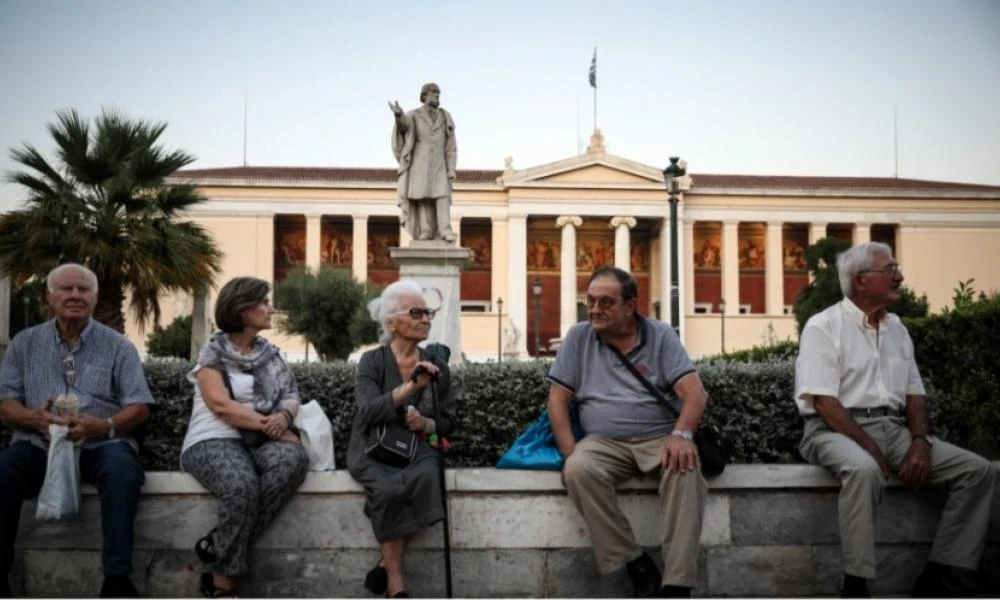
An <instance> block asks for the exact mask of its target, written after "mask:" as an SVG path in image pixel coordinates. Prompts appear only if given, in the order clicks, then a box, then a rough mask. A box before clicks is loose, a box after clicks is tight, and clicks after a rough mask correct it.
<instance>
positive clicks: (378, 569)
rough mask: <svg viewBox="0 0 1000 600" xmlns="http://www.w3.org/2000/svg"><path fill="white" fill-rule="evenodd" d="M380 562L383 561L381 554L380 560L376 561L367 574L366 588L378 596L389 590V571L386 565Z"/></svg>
mask: <svg viewBox="0 0 1000 600" xmlns="http://www.w3.org/2000/svg"><path fill="white" fill-rule="evenodd" d="M380 562H382V557H381V556H380V557H378V562H377V563H375V566H374V567H372V570H371V571H368V573H367V574H366V575H365V589H366V590H368V591H369V592H371V593H373V594H375V595H376V596H381V595H382V594H384V593H386V592H387V591H389V573H388V572H387V571H386V570H385V567H383V566H381V565H379V564H378V563H380Z"/></svg>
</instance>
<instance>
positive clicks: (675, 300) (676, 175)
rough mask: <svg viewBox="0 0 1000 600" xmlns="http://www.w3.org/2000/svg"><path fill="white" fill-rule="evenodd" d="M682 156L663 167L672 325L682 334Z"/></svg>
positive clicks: (684, 171)
mask: <svg viewBox="0 0 1000 600" xmlns="http://www.w3.org/2000/svg"><path fill="white" fill-rule="evenodd" d="M678 161H680V157H677V156H671V157H670V165H669V166H667V168H665V169H663V183H664V185H666V186H667V200H668V201H669V202H670V325H671V326H672V327H673V328H674V332H675V333H677V335H678V336H679V335H680V334H681V321H680V312H681V306H680V291H679V288H680V283H679V274H678V267H677V191H678V188H679V187H680V178H681V177H683V176H684V175H685V174H686V173H687V169H685V168H684V167H685V165H683V164H678Z"/></svg>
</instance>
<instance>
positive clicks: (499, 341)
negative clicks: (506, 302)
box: [497, 298, 503, 365]
mask: <svg viewBox="0 0 1000 600" xmlns="http://www.w3.org/2000/svg"><path fill="white" fill-rule="evenodd" d="M502 363H503V298H497V365H500V364H502Z"/></svg>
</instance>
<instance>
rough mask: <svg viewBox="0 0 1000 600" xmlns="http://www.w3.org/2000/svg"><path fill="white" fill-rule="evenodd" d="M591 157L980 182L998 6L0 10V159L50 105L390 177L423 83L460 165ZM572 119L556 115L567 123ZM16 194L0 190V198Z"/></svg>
mask: <svg viewBox="0 0 1000 600" xmlns="http://www.w3.org/2000/svg"><path fill="white" fill-rule="evenodd" d="M595 46H597V48H598V50H597V52H598V59H597V61H598V65H597V66H598V69H597V80H598V113H597V120H598V126H599V127H600V128H601V129H602V130H603V131H604V133H605V136H606V138H607V148H608V151H609V152H611V153H613V154H617V155H620V156H623V157H626V158H629V159H632V160H636V161H639V162H642V163H646V164H650V165H655V166H665V165H666V164H667V157H668V156H670V155H672V154H679V155H680V156H682V157H683V158H685V159H686V160H687V161H688V165H689V168H690V170H691V171H692V172H693V173H694V174H695V175H697V173H699V172H700V173H734V174H761V175H764V174H773V175H843V176H852V175H854V176H887V177H891V176H892V175H893V173H894V170H895V167H894V158H893V156H894V150H893V148H894V144H893V129H894V127H893V110H894V109H893V107H894V106H896V107H897V108H896V111H897V115H898V148H899V151H898V161H899V169H898V173H899V176H900V177H908V178H922V179H935V180H943V181H962V182H972V183H987V184H1000V1H998V0H954V1H951V2H940V1H938V0H882V1H878V0H836V1H832V0H831V1H826V0H824V1H820V0H730V1H721V0H699V1H686V2H677V1H671V0H653V1H650V2H641V1H638V0H635V1H630V0H621V1H620V2H608V1H607V0H593V1H591V0H574V1H565V2H563V1H556V0H551V1H549V0H532V1H520V0H505V1H502V2H486V1H471V0H469V1H466V0H462V1H454V2H448V1H440V2H414V1H407V2H404V1H397V0H380V1H377V2H370V1H369V2H359V1H356V0H343V1H333V0H316V1H298V2H296V1H287V2H285V1H283V2H278V1H277V0H275V1H269V2H264V1H255V0H196V1H192V0H174V1H169V2H161V1H154V0H0V81H2V91H0V150H2V151H3V153H2V154H3V156H2V157H0V171H8V170H10V169H12V168H14V167H15V165H14V163H13V162H12V161H11V160H10V159H9V157H8V154H9V149H10V148H11V147H13V146H17V145H19V144H20V143H21V142H23V141H29V142H32V143H35V144H37V145H39V147H40V148H41V149H42V150H43V151H49V150H51V145H50V142H49V137H48V134H47V131H46V124H47V123H48V122H50V121H52V120H53V118H54V116H55V112H56V110H58V109H60V108H66V107H75V108H77V109H78V110H80V111H81V112H82V113H84V114H85V115H88V116H93V115H96V114H97V113H98V112H99V111H100V109H101V107H102V106H108V107H118V108H121V109H124V110H125V111H127V112H128V113H129V114H130V115H132V116H134V117H142V118H149V119H155V120H163V121H166V122H167V123H168V124H169V127H168V129H167V133H166V136H165V141H166V143H167V145H168V146H169V147H180V148H183V149H185V150H188V151H190V152H192V153H193V154H195V155H196V156H197V157H198V161H197V162H196V163H195V165H194V166H195V167H199V168H205V167H218V166H234V165H240V164H242V162H243V112H244V111H243V104H244V92H246V93H247V94H248V96H249V102H248V105H249V110H248V121H249V126H248V128H247V137H248V156H247V158H248V162H249V164H251V165H287V166H376V167H389V166H394V160H393V158H392V153H391V150H390V147H389V135H390V131H391V126H392V115H391V113H390V111H389V108H388V107H387V105H386V102H387V101H388V100H393V99H398V100H399V101H400V103H401V104H402V105H403V107H404V108H407V109H409V108H413V107H415V106H417V105H418V104H419V102H418V95H419V90H420V86H421V84H423V83H425V82H427V81H435V82H437V83H439V84H440V86H441V88H442V106H443V107H445V108H447V109H449V110H450V111H451V113H452V115H453V116H454V118H455V122H456V134H457V138H458V150H459V168H492V169H500V168H503V159H504V157H505V156H508V155H510V156H513V157H514V165H515V167H517V168H525V167H529V166H534V165H538V164H542V163H546V162H550V161H555V160H560V159H563V158H567V157H569V156H572V155H573V154H576V153H577V152H578V150H579V149H580V148H579V146H578V139H580V140H582V142H583V145H584V146H585V145H586V141H587V138H588V137H589V134H590V131H591V130H592V128H593V95H592V89H591V88H590V86H589V84H588V81H587V71H588V68H589V66H590V59H591V55H592V53H593V49H594V47H595ZM578 123H579V127H578ZM21 194H22V192H21V190H20V189H19V188H17V187H14V186H11V185H9V184H2V185H0V210H2V209H4V208H8V209H9V208H11V207H13V206H16V204H17V201H18V199H19V198H20V197H21Z"/></svg>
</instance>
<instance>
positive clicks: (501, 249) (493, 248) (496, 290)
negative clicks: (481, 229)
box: [490, 215, 527, 314]
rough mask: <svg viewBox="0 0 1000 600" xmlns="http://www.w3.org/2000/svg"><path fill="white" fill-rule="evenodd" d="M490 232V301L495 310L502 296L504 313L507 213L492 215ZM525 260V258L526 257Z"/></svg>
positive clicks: (506, 287)
mask: <svg viewBox="0 0 1000 600" xmlns="http://www.w3.org/2000/svg"><path fill="white" fill-rule="evenodd" d="M490 220H491V221H492V228H493V229H492V232H491V234H492V235H491V236H490V237H491V238H492V241H491V242H490V294H491V295H492V297H491V298H490V302H491V303H494V305H493V310H494V311H495V310H496V304H495V303H496V301H497V298H503V301H504V304H505V308H504V314H507V313H508V312H509V311H510V305H509V304H506V303H507V300H509V296H510V294H509V292H508V286H507V276H508V264H509V263H508V262H507V261H508V260H509V257H508V256H507V245H508V242H507V215H492V216H491V217H490ZM526 260H527V259H526Z"/></svg>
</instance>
